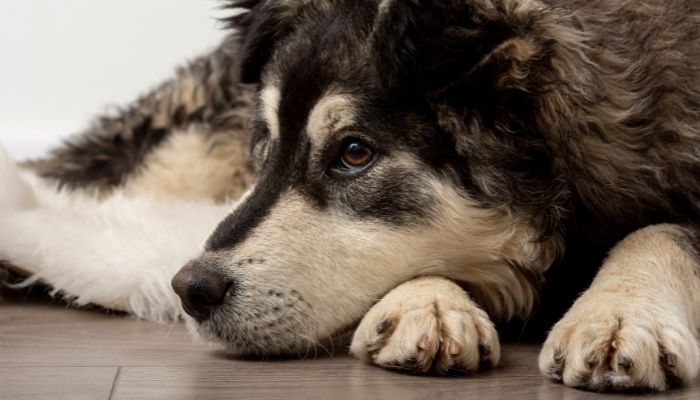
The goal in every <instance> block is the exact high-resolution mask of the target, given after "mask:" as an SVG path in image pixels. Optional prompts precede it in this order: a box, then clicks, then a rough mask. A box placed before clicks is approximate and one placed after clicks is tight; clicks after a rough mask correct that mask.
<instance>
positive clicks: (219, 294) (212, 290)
mask: <svg viewBox="0 0 700 400" xmlns="http://www.w3.org/2000/svg"><path fill="white" fill-rule="evenodd" d="M172 286H173V289H174V290H175V293H177V295H178V296H180V300H181V301H182V308H184V309H185V312H186V313H187V314H189V315H191V316H192V317H193V318H194V319H196V320H197V321H199V322H202V321H205V320H207V319H208V318H209V317H210V316H211V313H212V311H213V310H214V309H215V308H216V307H218V306H219V305H221V303H223V301H224V298H225V297H226V294H227V293H228V292H229V290H231V288H232V287H233V280H231V279H229V278H228V277H226V276H224V275H223V274H221V273H219V272H216V271H213V270H212V268H209V267H207V266H205V265H202V264H200V263H198V262H196V261H191V262H190V263H188V264H187V265H185V266H184V267H183V268H182V269H181V270H180V272H178V273H177V274H176V275H175V277H173V281H172Z"/></svg>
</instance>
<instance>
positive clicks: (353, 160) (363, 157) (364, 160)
mask: <svg viewBox="0 0 700 400" xmlns="http://www.w3.org/2000/svg"><path fill="white" fill-rule="evenodd" d="M372 160H374V151H372V148H371V147H370V146H369V145H368V144H367V143H365V142H363V141H361V140H359V139H351V140H348V141H347V142H345V143H344V144H343V147H342V149H341V153H340V166H341V167H342V168H344V169H351V170H358V169H361V168H363V167H365V166H367V165H369V163H371V162H372Z"/></svg>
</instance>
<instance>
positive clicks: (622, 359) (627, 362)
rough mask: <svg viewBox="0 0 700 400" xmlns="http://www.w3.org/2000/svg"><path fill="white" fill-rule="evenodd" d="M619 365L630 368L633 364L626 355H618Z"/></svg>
mask: <svg viewBox="0 0 700 400" xmlns="http://www.w3.org/2000/svg"><path fill="white" fill-rule="evenodd" d="M617 365H618V366H619V367H620V368H624V369H629V367H631V366H632V361H631V360H630V359H629V358H627V357H625V356H617Z"/></svg>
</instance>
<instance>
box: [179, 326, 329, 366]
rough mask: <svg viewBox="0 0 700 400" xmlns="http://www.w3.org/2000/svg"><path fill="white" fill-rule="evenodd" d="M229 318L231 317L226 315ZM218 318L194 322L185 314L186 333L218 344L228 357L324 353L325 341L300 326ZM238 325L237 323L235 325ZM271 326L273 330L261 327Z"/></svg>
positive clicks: (206, 341)
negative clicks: (271, 324)
mask: <svg viewBox="0 0 700 400" xmlns="http://www.w3.org/2000/svg"><path fill="white" fill-rule="evenodd" d="M227 319H232V318H230V317H229V318H227ZM221 320H222V318H211V319H209V320H206V321H203V322H198V321H196V320H195V319H194V318H192V317H190V316H185V322H186V324H187V328H188V331H189V333H190V335H191V336H192V337H193V338H194V339H195V341H197V342H199V343H209V344H216V345H219V346H222V347H223V348H224V349H225V351H226V353H227V354H228V355H230V356H232V357H242V358H269V357H300V358H307V357H315V356H317V355H319V353H321V352H322V353H326V352H328V349H327V342H328V341H329V340H317V339H316V338H315V337H313V336H309V335H310V333H309V331H308V330H306V329H301V326H297V327H296V329H295V327H291V326H290V327H286V328H284V329H275V326H272V327H270V326H269V324H256V322H260V321H251V320H248V321H246V322H244V323H240V324H230V323H222V322H221ZM235 325H238V326H235ZM265 328H273V329H265Z"/></svg>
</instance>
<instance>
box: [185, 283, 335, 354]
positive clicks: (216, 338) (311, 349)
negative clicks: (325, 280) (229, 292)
mask: <svg viewBox="0 0 700 400" xmlns="http://www.w3.org/2000/svg"><path fill="white" fill-rule="evenodd" d="M187 322H188V325H189V327H190V331H191V332H192V333H194V334H196V335H197V336H199V337H201V338H203V339H205V340H207V341H211V342H215V343H218V344H221V345H223V346H224V347H225V348H226V351H227V353H229V354H230V355H233V356H238V357H269V356H283V355H296V356H299V357H308V356H314V355H317V354H318V353H319V351H328V349H327V346H328V345H329V343H330V344H331V345H334V344H335V340H336V339H334V338H323V337H321V336H322V335H320V334H319V332H318V322H317V320H316V318H315V314H314V310H313V307H312V306H311V305H310V304H309V303H308V302H306V301H305V300H304V298H303V297H302V295H301V294H300V293H299V292H297V291H296V290H293V289H292V290H276V289H257V290H256V289H249V288H246V289H244V290H240V289H239V290H238V291H237V293H236V295H235V296H228V298H227V299H226V300H225V301H224V302H223V303H221V304H220V305H218V306H217V307H216V309H214V310H212V311H211V313H210V315H209V316H208V318H206V319H201V318H198V316H197V315H192V314H190V315H189V318H187Z"/></svg>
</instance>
